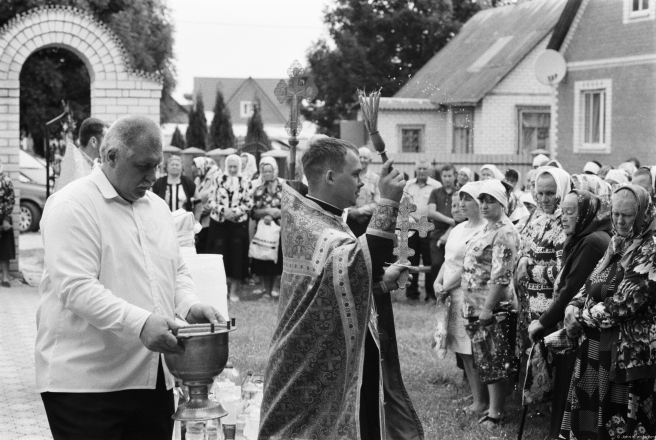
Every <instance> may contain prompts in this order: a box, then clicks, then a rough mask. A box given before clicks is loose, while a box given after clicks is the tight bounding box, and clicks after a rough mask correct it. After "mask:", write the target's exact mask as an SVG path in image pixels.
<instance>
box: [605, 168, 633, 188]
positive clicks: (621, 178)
mask: <svg viewBox="0 0 656 440" xmlns="http://www.w3.org/2000/svg"><path fill="white" fill-rule="evenodd" d="M604 180H606V181H609V180H612V181H614V182H616V183H619V184H620V185H621V184H623V183H629V177H628V176H627V175H626V171H624V170H610V171H608V174H606V179H604Z"/></svg>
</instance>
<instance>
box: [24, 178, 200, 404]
mask: <svg viewBox="0 0 656 440" xmlns="http://www.w3.org/2000/svg"><path fill="white" fill-rule="evenodd" d="M41 233H42V237H43V245H44V251H45V253H44V254H45V255H44V256H45V268H44V272H43V277H42V279H41V284H40V286H39V293H40V296H41V298H40V303H39V308H38V311H37V339H36V349H35V361H36V380H37V386H36V391H37V392H39V393H42V392H44V391H53V392H106V391H118V390H126V389H154V388H155V385H156V380H157V366H158V363H159V360H160V356H161V355H160V354H159V353H155V352H152V351H149V350H148V349H146V347H144V345H143V344H142V343H141V340H140V339H139V335H140V333H141V329H142V328H143V325H144V323H145V322H146V319H148V317H149V316H150V315H151V314H152V313H156V314H159V315H163V316H166V317H169V318H171V319H173V318H174V316H175V313H178V314H179V315H180V316H183V317H185V316H186V315H187V313H188V312H189V309H190V308H191V306H192V305H194V304H196V303H199V302H200V300H199V299H198V295H197V294H196V288H195V286H194V283H193V281H192V280H191V276H190V274H189V270H188V269H187V266H186V265H185V263H184V261H183V259H182V258H181V256H180V249H179V246H178V241H177V237H176V229H175V224H174V222H173V216H172V215H171V212H170V211H169V208H168V207H167V206H166V203H164V201H163V200H162V199H161V198H159V197H158V196H157V195H156V194H154V193H152V192H150V191H148V192H147V193H146V195H145V196H144V197H142V198H141V199H139V200H137V201H135V202H133V203H129V202H127V201H125V200H124V199H122V198H121V197H120V196H119V195H118V194H117V193H116V190H115V189H114V187H112V185H111V183H110V182H109V180H107V177H105V174H104V173H103V172H102V170H101V169H100V167H96V168H95V169H94V170H93V172H92V173H91V175H89V176H88V177H85V178H82V179H80V180H77V181H75V182H73V183H71V184H70V185H67V186H66V188H64V189H62V190H61V191H59V192H57V193H55V194H54V195H53V196H52V197H50V199H48V202H47V203H46V207H45V210H44V213H43V219H42V221H41ZM164 371H165V374H166V382H167V387H169V388H170V387H172V386H173V381H172V378H171V375H170V373H169V372H168V369H167V368H166V366H164Z"/></svg>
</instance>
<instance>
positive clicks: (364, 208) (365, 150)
mask: <svg viewBox="0 0 656 440" xmlns="http://www.w3.org/2000/svg"><path fill="white" fill-rule="evenodd" d="M358 156H359V157H360V166H361V167H362V174H360V180H362V183H364V185H363V186H362V188H360V192H359V193H358V200H357V201H356V202H355V206H354V207H352V208H347V211H348V215H347V218H346V224H347V225H348V227H349V228H351V231H352V232H353V233H354V234H355V236H356V237H359V236H361V235H362V234H364V233H365V232H367V226H368V225H369V221H370V220H371V216H372V215H373V213H374V209H376V206H377V205H376V203H377V202H378V201H379V200H380V191H379V189H378V181H379V180H380V176H379V175H378V174H376V173H374V172H373V171H372V170H371V169H370V168H369V164H370V163H371V150H370V149H369V147H360V148H358Z"/></svg>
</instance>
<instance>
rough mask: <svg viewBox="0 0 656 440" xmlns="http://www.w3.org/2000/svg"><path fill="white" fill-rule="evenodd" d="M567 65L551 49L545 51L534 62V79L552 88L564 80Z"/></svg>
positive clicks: (558, 54)
mask: <svg viewBox="0 0 656 440" xmlns="http://www.w3.org/2000/svg"><path fill="white" fill-rule="evenodd" d="M566 72H567V63H566V62H565V58H563V56H562V55H561V54H560V52H557V51H555V50H553V49H547V50H545V51H544V52H542V53H541V54H540V55H538V57H537V59H536V60H535V77H536V78H537V79H538V81H540V82H541V83H542V84H545V85H548V86H552V85H555V84H558V83H559V82H561V81H562V80H563V78H565V73H566Z"/></svg>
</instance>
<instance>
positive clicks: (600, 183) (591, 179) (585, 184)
mask: <svg viewBox="0 0 656 440" xmlns="http://www.w3.org/2000/svg"><path fill="white" fill-rule="evenodd" d="M572 183H573V184H574V188H576V189H578V190H581V191H590V192H591V193H592V194H594V195H595V196H597V197H599V198H600V199H601V201H602V202H604V203H605V204H607V205H610V196H611V194H612V193H613V188H611V186H610V184H609V183H608V182H606V181H604V180H603V179H602V178H601V177H599V176H595V175H593V174H575V175H573V176H572Z"/></svg>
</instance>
